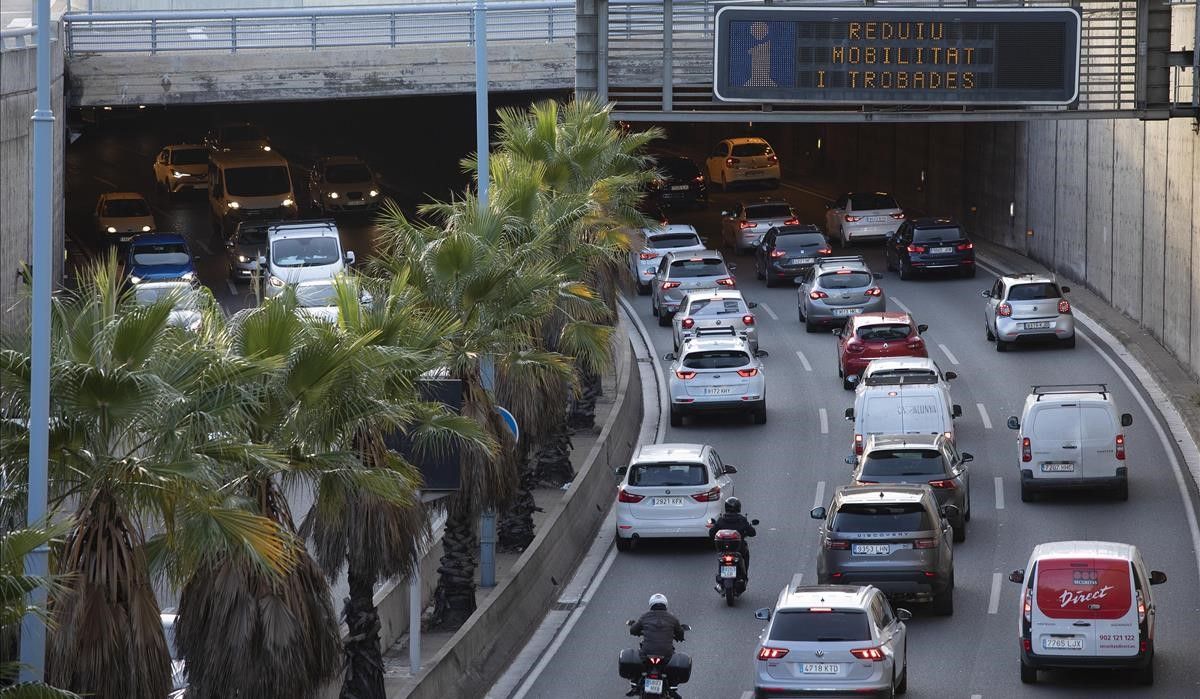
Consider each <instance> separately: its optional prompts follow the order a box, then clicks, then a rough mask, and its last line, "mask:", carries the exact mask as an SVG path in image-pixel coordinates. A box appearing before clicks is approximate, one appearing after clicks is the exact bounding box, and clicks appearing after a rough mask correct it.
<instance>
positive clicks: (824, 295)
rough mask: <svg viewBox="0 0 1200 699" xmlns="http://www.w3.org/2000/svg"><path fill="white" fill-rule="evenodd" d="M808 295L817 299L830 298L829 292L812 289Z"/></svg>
mask: <svg viewBox="0 0 1200 699" xmlns="http://www.w3.org/2000/svg"><path fill="white" fill-rule="evenodd" d="M808 297H809V298H810V299H812V300H814V301H815V300H817V299H827V298H829V294H827V293H825V292H824V291H810V292H808Z"/></svg>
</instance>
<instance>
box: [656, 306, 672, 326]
mask: <svg viewBox="0 0 1200 699" xmlns="http://www.w3.org/2000/svg"><path fill="white" fill-rule="evenodd" d="M658 327H660V328H669V327H671V316H670V315H668V314H667V312H666V311H663V310H660V311H659V312H658Z"/></svg>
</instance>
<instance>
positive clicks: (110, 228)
mask: <svg viewBox="0 0 1200 699" xmlns="http://www.w3.org/2000/svg"><path fill="white" fill-rule="evenodd" d="M104 230H106V231H108V232H109V233H116V232H117V229H116V228H114V227H112V226H109V227H108V228H105V229H104Z"/></svg>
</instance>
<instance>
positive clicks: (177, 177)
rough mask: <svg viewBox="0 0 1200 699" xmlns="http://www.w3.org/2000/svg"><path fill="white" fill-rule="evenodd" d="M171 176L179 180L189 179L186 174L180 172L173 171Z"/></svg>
mask: <svg viewBox="0 0 1200 699" xmlns="http://www.w3.org/2000/svg"><path fill="white" fill-rule="evenodd" d="M171 176H172V177H174V178H175V179H179V178H180V177H187V176H188V174H187V173H186V172H180V171H178V170H173V171H171Z"/></svg>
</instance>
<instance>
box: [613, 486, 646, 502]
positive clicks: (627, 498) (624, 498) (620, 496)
mask: <svg viewBox="0 0 1200 699" xmlns="http://www.w3.org/2000/svg"><path fill="white" fill-rule="evenodd" d="M645 499H646V496H645V495H635V494H634V493H631V492H629V491H628V490H625V489H624V488H617V502H641V501H642V500H645Z"/></svg>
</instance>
